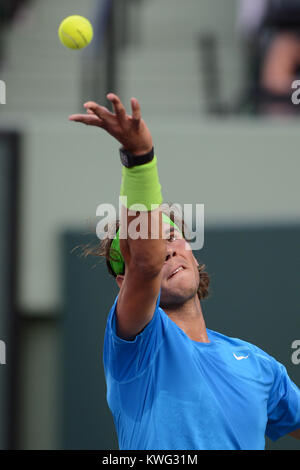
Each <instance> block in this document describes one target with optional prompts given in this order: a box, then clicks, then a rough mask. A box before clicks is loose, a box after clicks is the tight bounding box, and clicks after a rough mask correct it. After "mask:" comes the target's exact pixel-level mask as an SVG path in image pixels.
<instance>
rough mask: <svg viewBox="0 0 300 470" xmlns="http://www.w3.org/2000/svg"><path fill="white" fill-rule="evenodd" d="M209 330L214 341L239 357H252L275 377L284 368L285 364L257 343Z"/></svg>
mask: <svg viewBox="0 0 300 470" xmlns="http://www.w3.org/2000/svg"><path fill="white" fill-rule="evenodd" d="M208 331H209V334H210V336H211V338H213V340H214V341H216V342H219V343H220V344H222V345H223V347H225V348H226V349H230V350H231V351H232V354H236V356H237V357H238V358H239V357H252V359H253V360H254V361H255V362H256V363H257V364H259V365H260V367H261V369H263V370H264V371H265V372H268V373H269V374H271V375H272V376H273V378H275V376H276V375H277V374H278V373H280V372H282V371H283V370H284V366H283V365H282V364H281V363H279V362H278V361H277V360H276V359H275V357H273V356H271V355H270V354H268V353H267V352H266V351H264V350H263V349H261V348H260V347H258V346H256V345H255V344H253V343H250V342H249V341H245V340H243V339H240V338H235V337H231V336H226V335H224V334H222V333H218V332H216V331H213V330H208Z"/></svg>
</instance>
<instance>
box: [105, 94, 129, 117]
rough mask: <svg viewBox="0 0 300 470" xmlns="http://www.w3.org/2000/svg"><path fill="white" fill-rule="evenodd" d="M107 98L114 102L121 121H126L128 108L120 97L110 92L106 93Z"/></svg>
mask: <svg viewBox="0 0 300 470" xmlns="http://www.w3.org/2000/svg"><path fill="white" fill-rule="evenodd" d="M106 97H107V99H108V100H109V101H110V102H111V103H112V105H113V108H114V111H115V113H116V116H117V117H118V119H119V121H120V122H125V120H126V109H125V108H124V105H123V103H122V101H121V100H120V98H119V97H118V96H117V95H115V94H114V93H108V95H106Z"/></svg>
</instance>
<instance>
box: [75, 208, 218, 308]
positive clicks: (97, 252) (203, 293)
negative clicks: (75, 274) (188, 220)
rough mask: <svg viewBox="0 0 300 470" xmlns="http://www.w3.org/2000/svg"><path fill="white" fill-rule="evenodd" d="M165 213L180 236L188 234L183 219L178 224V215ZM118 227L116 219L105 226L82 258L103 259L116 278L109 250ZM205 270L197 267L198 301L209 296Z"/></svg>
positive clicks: (85, 248)
mask: <svg viewBox="0 0 300 470" xmlns="http://www.w3.org/2000/svg"><path fill="white" fill-rule="evenodd" d="M162 212H165V211H164V210H162ZM165 213H166V214H167V215H168V217H170V219H171V220H172V221H175V223H177V224H178V225H179V226H180V225H181V227H182V234H183V236H184V237H185V233H187V232H188V229H187V226H186V224H185V222H184V219H183V217H181V220H180V222H181V223H178V220H179V219H178V214H177V215H176V214H175V213H174V212H173V211H172V212H170V213H169V212H165ZM119 225H120V221H119V220H118V219H117V220H116V222H112V223H110V224H107V225H106V226H105V233H106V236H105V237H104V238H103V239H101V241H100V242H99V243H97V244H96V245H94V246H91V245H86V246H84V247H83V254H84V256H89V255H92V256H98V257H102V258H105V260H106V266H107V269H108V272H109V274H111V275H112V276H113V277H117V276H116V274H115V272H114V271H113V269H112V267H111V265H110V260H112V261H114V260H116V258H115V257H114V252H113V250H111V244H112V241H113V235H114V234H115V233H117V231H118V229H119ZM116 255H117V253H116ZM205 269H206V266H205V264H200V265H199V266H198V271H199V286H198V290H197V293H198V297H199V299H200V300H203V299H205V298H206V297H208V295H209V283H210V277H209V275H208V274H207V272H206V271H205Z"/></svg>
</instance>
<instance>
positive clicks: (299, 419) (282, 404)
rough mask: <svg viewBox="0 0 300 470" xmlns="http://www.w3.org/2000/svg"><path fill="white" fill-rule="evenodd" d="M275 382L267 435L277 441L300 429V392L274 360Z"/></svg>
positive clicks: (282, 367)
mask: <svg viewBox="0 0 300 470" xmlns="http://www.w3.org/2000/svg"><path fill="white" fill-rule="evenodd" d="M274 364H275V367H274V371H275V376H274V382H273V386H272V389H271V391H270V396H269V400H268V423H267V427H266V435H267V436H268V437H269V438H270V439H272V441H276V440H277V439H279V438H280V437H282V436H284V435H285V434H289V433H291V432H292V431H295V430H297V429H300V390H299V388H298V387H297V385H296V384H295V383H294V382H293V381H292V380H291V379H290V377H289V376H288V373H287V371H286V368H285V367H284V366H283V365H282V364H280V363H279V362H277V361H275V360H274Z"/></svg>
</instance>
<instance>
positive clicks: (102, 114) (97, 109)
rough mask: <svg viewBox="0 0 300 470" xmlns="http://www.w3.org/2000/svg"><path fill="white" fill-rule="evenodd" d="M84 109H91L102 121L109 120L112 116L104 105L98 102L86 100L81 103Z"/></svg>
mask: <svg viewBox="0 0 300 470" xmlns="http://www.w3.org/2000/svg"><path fill="white" fill-rule="evenodd" d="M83 106H84V107H85V108H86V109H90V110H92V111H93V113H94V114H96V116H98V117H99V118H100V119H102V120H103V121H107V122H111V120H112V118H114V114H113V113H111V112H110V111H109V110H108V109H107V108H105V106H100V105H99V104H97V103H95V102H94V101H87V102H86V103H84V105H83Z"/></svg>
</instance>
